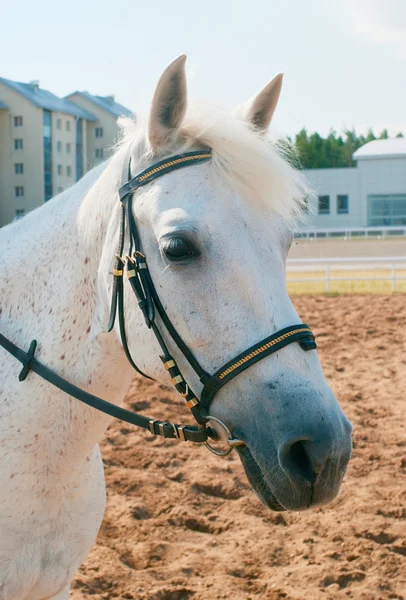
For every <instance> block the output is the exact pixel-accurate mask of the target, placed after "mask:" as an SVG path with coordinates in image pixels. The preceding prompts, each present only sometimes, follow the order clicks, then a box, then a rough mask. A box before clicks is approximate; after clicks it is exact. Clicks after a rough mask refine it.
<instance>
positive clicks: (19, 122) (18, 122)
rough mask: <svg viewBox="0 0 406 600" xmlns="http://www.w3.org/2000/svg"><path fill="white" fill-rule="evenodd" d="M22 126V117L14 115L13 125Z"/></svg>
mask: <svg viewBox="0 0 406 600" xmlns="http://www.w3.org/2000/svg"><path fill="white" fill-rule="evenodd" d="M22 126H23V118H22V117H14V127H22Z"/></svg>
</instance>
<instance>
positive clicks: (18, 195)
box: [15, 185, 24, 198]
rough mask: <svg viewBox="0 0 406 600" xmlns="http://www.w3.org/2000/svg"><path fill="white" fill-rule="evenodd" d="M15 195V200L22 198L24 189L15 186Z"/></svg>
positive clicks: (20, 186)
mask: <svg viewBox="0 0 406 600" xmlns="http://www.w3.org/2000/svg"><path fill="white" fill-rule="evenodd" d="M15 195H16V198H21V197H22V196H24V188H23V186H22V185H17V187H16V188H15Z"/></svg>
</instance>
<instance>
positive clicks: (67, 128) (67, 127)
mask: <svg viewBox="0 0 406 600" xmlns="http://www.w3.org/2000/svg"><path fill="white" fill-rule="evenodd" d="M66 131H70V121H66Z"/></svg>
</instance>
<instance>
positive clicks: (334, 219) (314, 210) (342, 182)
mask: <svg viewBox="0 0 406 600" xmlns="http://www.w3.org/2000/svg"><path fill="white" fill-rule="evenodd" d="M305 175H306V177H307V179H308V182H309V184H310V186H311V188H312V189H313V190H314V192H315V197H314V198H312V199H311V200H310V202H309V204H310V207H309V208H310V210H309V218H308V223H309V226H315V227H320V228H325V227H358V226H360V225H361V224H362V222H363V221H364V215H363V208H362V204H361V202H360V195H361V189H360V178H359V170H358V169H357V168H348V169H308V170H306V171H305ZM339 194H347V195H348V214H337V195H339ZM319 195H320V196H321V195H323V196H330V213H329V214H318V200H317V196H319Z"/></svg>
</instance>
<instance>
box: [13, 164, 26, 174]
mask: <svg viewBox="0 0 406 600" xmlns="http://www.w3.org/2000/svg"><path fill="white" fill-rule="evenodd" d="M14 172H15V174H16V175H21V174H22V173H24V165H23V163H15V165H14Z"/></svg>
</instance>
